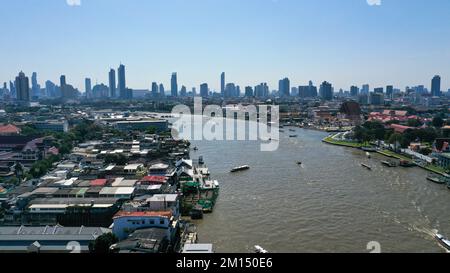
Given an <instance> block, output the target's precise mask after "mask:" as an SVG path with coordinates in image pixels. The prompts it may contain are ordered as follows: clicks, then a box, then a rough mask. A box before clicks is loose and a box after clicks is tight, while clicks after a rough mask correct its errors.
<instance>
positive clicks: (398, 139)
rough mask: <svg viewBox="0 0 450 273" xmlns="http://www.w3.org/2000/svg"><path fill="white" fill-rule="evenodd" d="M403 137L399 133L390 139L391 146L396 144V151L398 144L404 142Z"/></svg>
mask: <svg viewBox="0 0 450 273" xmlns="http://www.w3.org/2000/svg"><path fill="white" fill-rule="evenodd" d="M402 139H403V136H402V135H401V134H399V133H393V134H392V135H391V136H390V137H389V140H388V142H389V144H394V147H395V150H396V151H397V150H398V147H397V146H398V144H400V143H401V142H402Z"/></svg>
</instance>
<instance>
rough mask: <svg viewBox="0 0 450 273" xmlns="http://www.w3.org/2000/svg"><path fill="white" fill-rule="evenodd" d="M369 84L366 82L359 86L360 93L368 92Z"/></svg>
mask: <svg viewBox="0 0 450 273" xmlns="http://www.w3.org/2000/svg"><path fill="white" fill-rule="evenodd" d="M369 91H370V86H369V85H368V84H364V85H363V86H362V88H361V94H369Z"/></svg>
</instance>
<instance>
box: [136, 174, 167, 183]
mask: <svg viewBox="0 0 450 273" xmlns="http://www.w3.org/2000/svg"><path fill="white" fill-rule="evenodd" d="M141 182H148V183H154V184H164V183H166V182H167V177H165V176H163V175H150V176H145V177H144V178H142V180H141Z"/></svg>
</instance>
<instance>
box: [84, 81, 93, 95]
mask: <svg viewBox="0 0 450 273" xmlns="http://www.w3.org/2000/svg"><path fill="white" fill-rule="evenodd" d="M84 92H85V95H86V98H88V99H90V98H92V83H91V79H90V78H86V79H84Z"/></svg>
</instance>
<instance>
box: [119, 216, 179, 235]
mask: <svg viewBox="0 0 450 273" xmlns="http://www.w3.org/2000/svg"><path fill="white" fill-rule="evenodd" d="M113 221H114V223H113V227H112V230H113V233H114V235H116V236H117V238H119V239H120V240H124V239H126V238H127V237H128V236H129V235H130V234H131V233H133V232H134V231H135V230H138V229H144V228H152V227H156V228H164V229H165V230H166V234H167V237H168V238H172V237H173V236H174V235H175V234H174V232H175V230H176V227H177V226H178V221H177V219H175V218H174V217H173V215H172V212H171V211H140V212H127V211H119V212H118V213H117V214H116V215H114V218H113Z"/></svg>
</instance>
